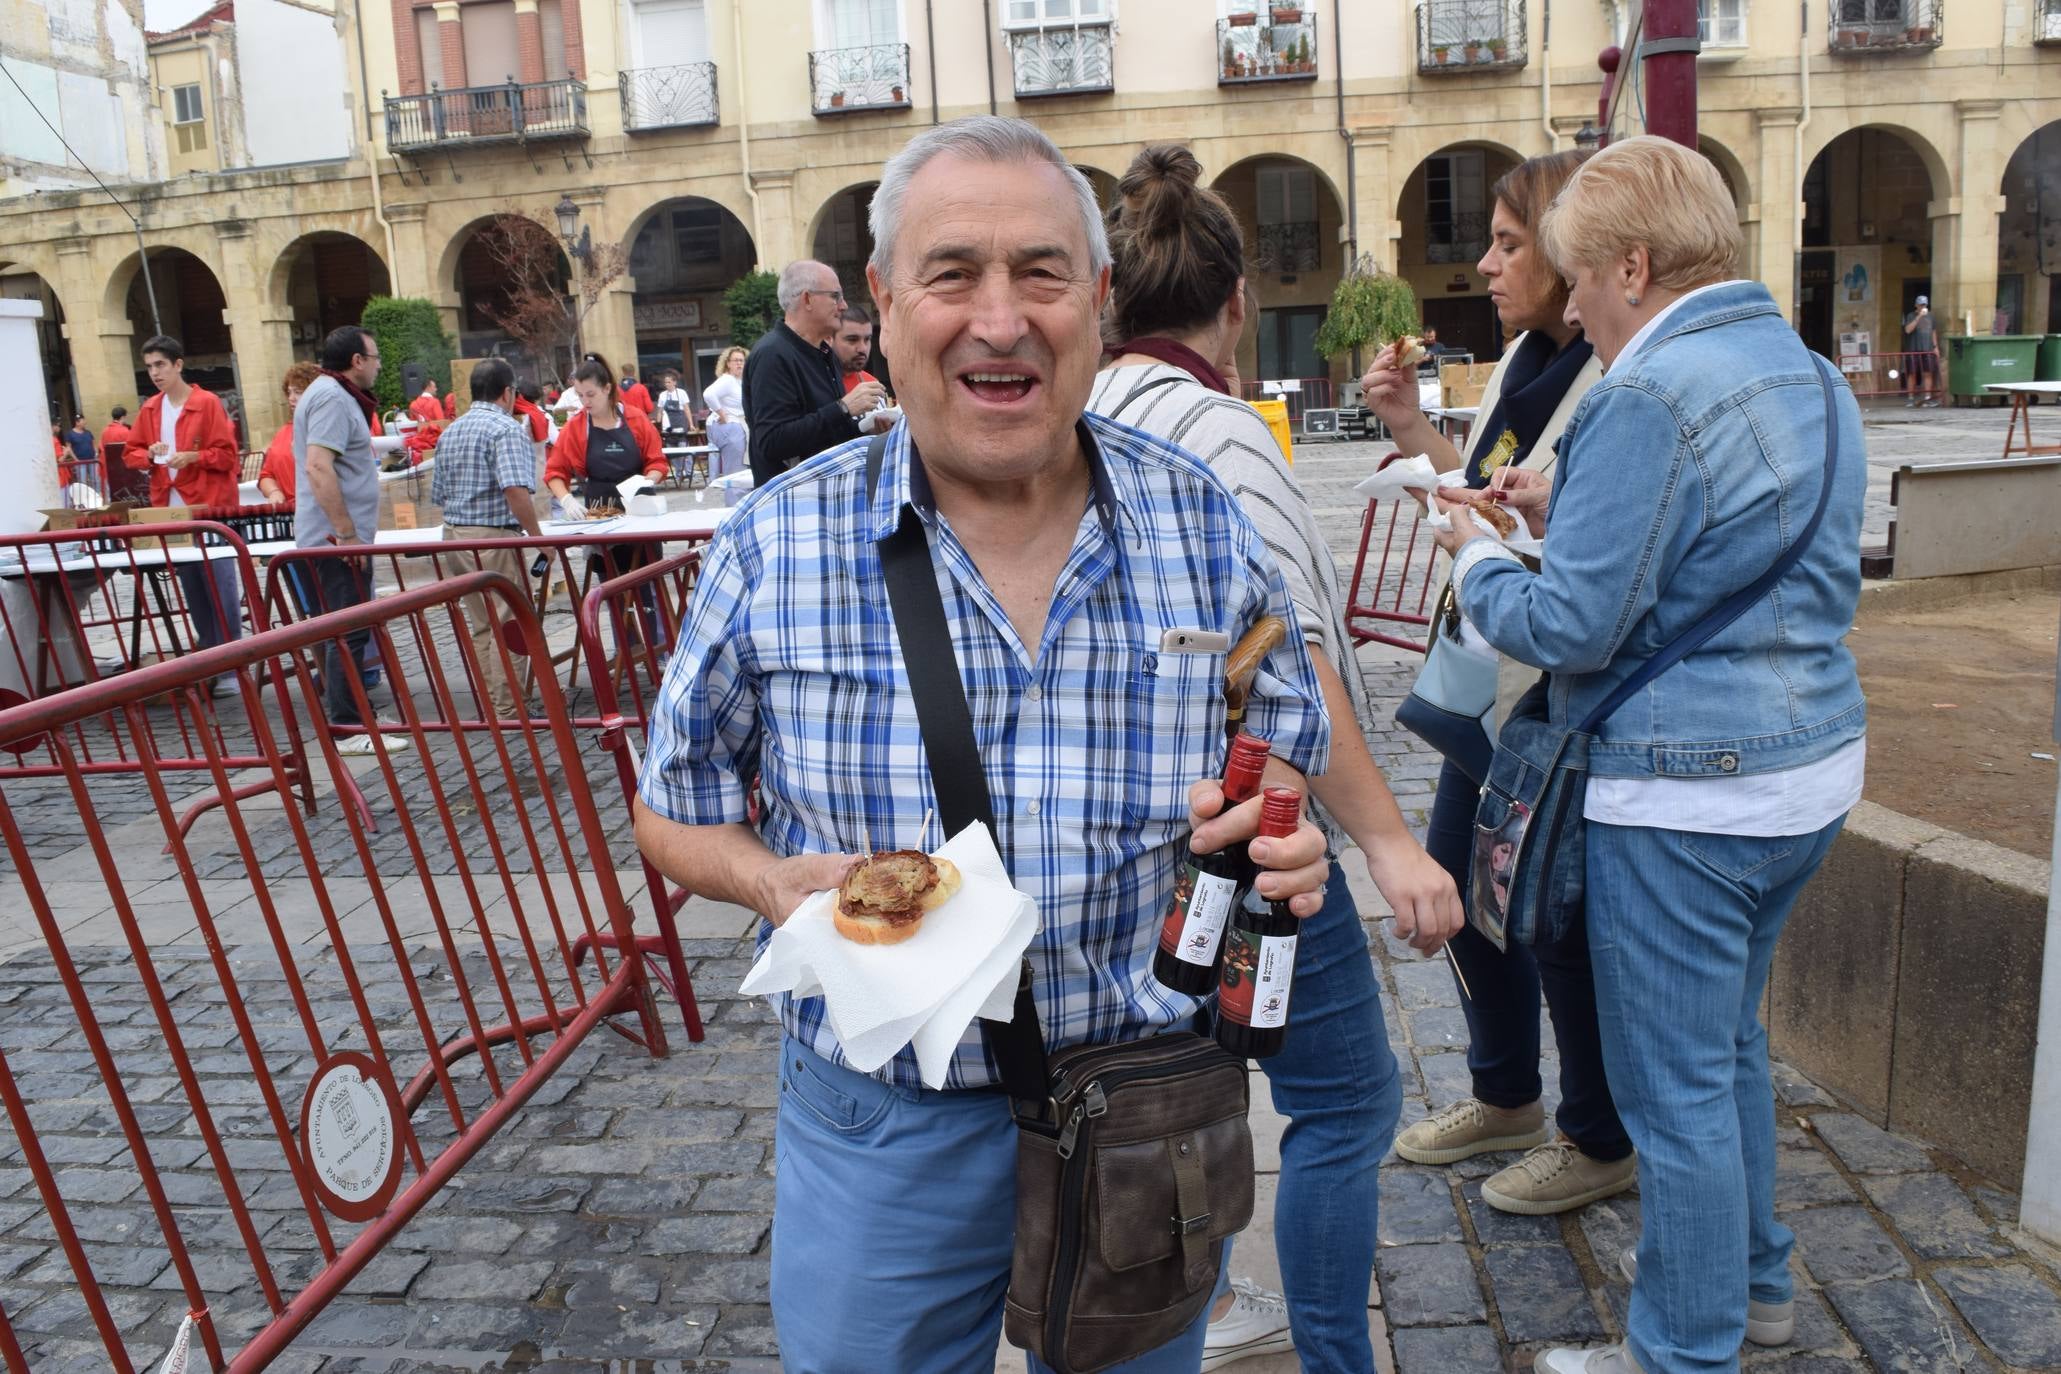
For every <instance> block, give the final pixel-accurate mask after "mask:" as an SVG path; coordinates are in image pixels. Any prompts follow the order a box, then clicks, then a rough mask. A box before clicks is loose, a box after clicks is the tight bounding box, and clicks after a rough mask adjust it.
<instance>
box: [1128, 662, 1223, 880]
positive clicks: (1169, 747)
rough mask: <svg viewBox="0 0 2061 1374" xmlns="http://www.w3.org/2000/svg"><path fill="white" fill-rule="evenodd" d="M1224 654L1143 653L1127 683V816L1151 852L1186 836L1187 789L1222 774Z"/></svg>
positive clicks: (1131, 667) (1134, 664) (1133, 667)
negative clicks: (1164, 842)
mask: <svg viewBox="0 0 2061 1374" xmlns="http://www.w3.org/2000/svg"><path fill="white" fill-rule="evenodd" d="M1224 658H1225V656H1224V655H1223V654H1164V653H1158V652H1156V651H1146V652H1142V653H1140V654H1139V655H1138V656H1137V658H1136V659H1135V661H1134V662H1133V663H1132V664H1131V666H1130V668H1129V670H1128V671H1127V672H1126V674H1125V677H1124V709H1125V713H1126V714H1125V721H1126V726H1127V730H1128V737H1127V739H1126V740H1125V779H1126V784H1127V785H1126V787H1125V789H1124V815H1125V819H1126V820H1127V821H1128V822H1129V823H1130V824H1132V825H1133V826H1136V827H1139V828H1140V829H1142V830H1143V831H1144V832H1145V835H1144V839H1145V841H1146V843H1147V844H1148V845H1149V844H1153V843H1158V842H1162V841H1165V840H1169V839H1173V838H1175V837H1177V836H1179V835H1181V834H1185V833H1186V831H1187V828H1188V789H1189V788H1190V787H1191V786H1193V785H1194V784H1195V783H1196V782H1198V781H1199V780H1201V779H1203V778H1207V777H1215V776H1218V775H1220V774H1221V773H1222V771H1223V760H1224V750H1225V742H1224V741H1225V735H1224Z"/></svg>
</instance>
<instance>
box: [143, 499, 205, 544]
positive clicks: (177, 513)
mask: <svg viewBox="0 0 2061 1374" xmlns="http://www.w3.org/2000/svg"><path fill="white" fill-rule="evenodd" d="M192 518H193V510H192V508H191V507H188V506H141V507H138V508H137V509H135V510H132V511H130V512H129V523H130V524H132V525H162V524H167V523H170V522H172V521H177V520H191V519H192ZM158 542H159V541H158V540H155V539H153V540H152V541H151V543H153V544H156V543H158ZM163 546H164V547H165V548H168V549H190V548H192V547H193V536H192V535H190V534H168V535H166V536H165V537H164V539H163Z"/></svg>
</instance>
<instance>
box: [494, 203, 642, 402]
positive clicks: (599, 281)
mask: <svg viewBox="0 0 2061 1374" xmlns="http://www.w3.org/2000/svg"><path fill="white" fill-rule="evenodd" d="M479 242H480V246H481V249H482V251H484V252H485V253H486V255H487V259H488V261H489V262H491V263H492V264H493V268H494V273H495V276H496V277H497V278H498V286H497V289H496V290H495V291H494V292H493V294H492V295H490V296H489V297H488V298H487V299H485V300H483V301H481V302H480V310H481V312H482V313H484V314H485V315H486V316H487V318H489V319H491V320H492V321H493V322H494V323H495V324H497V325H499V326H500V327H501V329H502V330H504V331H505V332H506V333H507V335H508V337H509V338H511V339H514V340H515V341H516V342H517V343H518V344H521V345H522V346H523V347H524V348H525V349H527V350H528V351H529V353H530V356H531V357H533V358H535V359H536V360H537V363H538V366H539V367H541V368H543V369H544V370H545V371H546V372H547V373H549V374H552V375H553V377H554V378H555V377H556V376H557V375H560V374H559V362H560V360H561V359H563V358H566V357H570V356H571V355H572V354H573V353H574V352H575V351H576V350H577V346H578V343H579V339H580V331H581V329H582V327H583V326H584V325H585V324H586V321H587V316H588V315H590V314H592V313H593V310H594V307H595V306H596V305H598V304H600V301H601V294H602V293H603V292H604V291H606V290H608V288H609V287H610V286H612V285H614V284H615V282H616V281H618V280H619V279H620V278H621V277H622V275H623V274H624V273H625V272H627V271H628V270H629V266H630V255H629V253H628V252H627V251H626V250H625V249H624V248H623V246H622V245H621V244H620V243H615V242H612V241H604V242H601V243H597V244H595V245H594V246H593V249H592V251H591V254H590V255H589V256H588V258H587V259H586V261H585V262H584V263H583V264H582V270H581V271H580V273H579V275H578V277H577V279H576V280H575V281H573V282H572V283H570V284H568V282H567V279H566V278H567V267H568V264H567V260H566V255H565V250H564V248H563V247H562V246H561V245H560V244H559V241H558V236H557V235H556V234H554V233H552V232H551V231H550V230H549V229H546V228H545V227H544V226H543V225H541V224H539V223H537V221H535V220H533V219H531V218H530V217H529V216H527V215H525V214H523V213H522V212H521V211H519V210H515V209H504V210H502V211H500V212H499V213H498V214H497V215H496V216H495V218H494V221H493V223H491V224H489V225H488V226H487V227H486V228H484V229H482V230H480V232H479Z"/></svg>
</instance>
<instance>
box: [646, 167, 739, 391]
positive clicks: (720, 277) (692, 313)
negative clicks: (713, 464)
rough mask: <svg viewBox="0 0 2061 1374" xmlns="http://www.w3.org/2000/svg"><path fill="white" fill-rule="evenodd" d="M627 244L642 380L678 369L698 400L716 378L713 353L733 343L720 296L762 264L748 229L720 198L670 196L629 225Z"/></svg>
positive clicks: (653, 205)
mask: <svg viewBox="0 0 2061 1374" xmlns="http://www.w3.org/2000/svg"><path fill="white" fill-rule="evenodd" d="M624 245H625V247H626V249H627V250H628V252H629V256H630V277H631V279H632V280H633V281H635V283H636V290H635V292H633V293H632V295H631V298H630V313H631V320H632V325H633V328H634V329H635V331H636V341H637V365H638V376H639V377H640V378H643V379H645V380H647V381H649V380H651V379H653V378H654V377H655V376H656V375H657V374H658V373H659V372H661V371H664V370H667V369H675V370H677V371H678V372H679V374H680V376H681V378H682V379H683V382H684V383H685V385H686V388H687V390H688V391H689V392H690V393H691V394H693V395H696V396H699V395H700V394H701V391H702V389H703V388H704V387H706V386H707V385H708V383H710V382H712V381H714V380H715V377H714V375H713V371H712V369H713V368H714V365H715V358H716V354H717V351H718V349H719V347H720V346H721V344H722V343H723V342H725V341H727V340H728V338H729V333H730V326H729V317H728V315H727V314H726V313H725V310H724V306H723V293H724V292H725V291H727V290H729V288H730V286H731V284H732V283H734V282H735V281H736V280H737V279H738V278H739V277H742V276H744V275H745V274H746V273H748V272H750V271H751V270H752V266H753V264H755V263H756V262H757V261H758V246H757V244H755V243H754V242H753V241H752V236H751V230H750V228H749V227H748V226H747V225H746V224H745V223H744V221H743V220H741V219H740V218H738V216H737V214H736V212H735V211H733V210H732V209H731V208H730V207H729V206H727V205H725V204H723V203H722V202H721V201H719V200H714V199H711V198H709V197H707V196H699V195H684V196H672V197H669V198H667V199H665V200H661V201H658V202H656V203H654V204H652V205H650V206H648V207H646V208H645V209H644V210H643V211H641V212H640V213H639V214H638V215H637V216H636V217H635V218H634V219H633V220H632V222H631V230H630V234H629V236H628V237H627V238H626V239H625V240H624ZM652 389H653V390H654V391H656V390H657V387H656V384H655V382H654V384H653V387H652Z"/></svg>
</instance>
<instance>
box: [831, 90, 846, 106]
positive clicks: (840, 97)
mask: <svg viewBox="0 0 2061 1374" xmlns="http://www.w3.org/2000/svg"><path fill="white" fill-rule="evenodd" d="M830 108H831V109H833V110H841V109H843V108H844V92H843V91H832V92H831V93H830Z"/></svg>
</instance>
